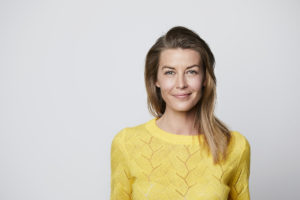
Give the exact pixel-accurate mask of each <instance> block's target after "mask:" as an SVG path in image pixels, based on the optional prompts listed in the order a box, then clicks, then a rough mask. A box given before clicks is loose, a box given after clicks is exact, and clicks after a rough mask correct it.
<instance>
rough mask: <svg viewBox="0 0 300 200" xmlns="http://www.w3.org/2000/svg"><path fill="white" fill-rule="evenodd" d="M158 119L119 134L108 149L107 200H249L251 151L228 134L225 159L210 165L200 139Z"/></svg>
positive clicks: (238, 136) (240, 139)
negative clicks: (168, 127) (173, 129)
mask: <svg viewBox="0 0 300 200" xmlns="http://www.w3.org/2000/svg"><path fill="white" fill-rule="evenodd" d="M155 121H156V118H153V119H152V120H150V121H148V122H146V123H144V124H140V125H138V126H135V127H127V128H124V129H122V130H121V131H120V132H119V133H117V134H116V135H115V137H114V138H113V140H112V144H111V193H110V200H129V199H131V200H144V199H149V200H202V199H203V200H225V199H232V200H248V199H250V194H249V186H248V185H249V184H248V182H249V174H250V145H249V142H248V141H247V139H246V138H245V136H243V135H242V134H240V133H239V132H237V131H231V134H232V140H231V142H230V143H229V146H228V152H229V156H228V158H227V160H226V161H225V162H223V163H221V164H218V165H214V164H213V160H212V156H211V155H210V154H209V153H208V150H207V148H204V146H203V144H204V143H203V142H204V138H203V137H204V135H200V141H199V140H198V136H196V135H190V136H188V135H177V134H173V133H169V132H166V131H164V130H162V129H160V128H159V127H158V126H157V125H156V122H155Z"/></svg>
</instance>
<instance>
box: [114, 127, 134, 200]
mask: <svg viewBox="0 0 300 200" xmlns="http://www.w3.org/2000/svg"><path fill="white" fill-rule="evenodd" d="M124 131H125V129H123V130H121V131H120V132H119V133H118V134H117V135H115V137H114V138H113V140H112V143H111V192H110V200H130V199H131V190H132V189H131V181H130V180H131V176H130V171H129V165H128V155H127V152H126V149H125V148H124V142H123V136H124V135H123V133H124Z"/></svg>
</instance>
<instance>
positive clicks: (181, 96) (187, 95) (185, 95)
mask: <svg viewBox="0 0 300 200" xmlns="http://www.w3.org/2000/svg"><path fill="white" fill-rule="evenodd" d="M190 94H191V93H185V94H175V95H174V97H176V98H178V99H185V98H187V97H189V96H190Z"/></svg>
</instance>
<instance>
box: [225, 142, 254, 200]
mask: <svg viewBox="0 0 300 200" xmlns="http://www.w3.org/2000/svg"><path fill="white" fill-rule="evenodd" d="M233 176H234V177H233V179H232V182H231V185H230V186H231V190H230V198H229V199H231V200H250V192H249V176H250V145H249V142H248V141H247V139H246V138H244V144H243V146H242V148H241V156H240V159H239V164H238V166H237V168H236V170H235V172H234V175H233Z"/></svg>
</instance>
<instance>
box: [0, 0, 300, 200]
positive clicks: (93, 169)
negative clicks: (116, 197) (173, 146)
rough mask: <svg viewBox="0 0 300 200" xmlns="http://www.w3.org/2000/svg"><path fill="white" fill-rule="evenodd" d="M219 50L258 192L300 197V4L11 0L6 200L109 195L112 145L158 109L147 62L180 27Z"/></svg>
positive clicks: (4, 105)
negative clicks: (150, 106)
mask: <svg viewBox="0 0 300 200" xmlns="http://www.w3.org/2000/svg"><path fill="white" fill-rule="evenodd" d="M177 25H181V26H186V27H187V28H190V29H192V30H194V31H195V32H197V33H198V34H199V35H200V37H202V38H203V39H204V40H205V41H206V42H207V43H208V45H209V46H210V48H211V50H212V51H213V53H214V55H215V58H216V65H215V73H216V77H217V107H216V116H217V117H219V118H220V119H221V120H222V121H224V122H225V123H226V124H227V125H228V126H229V127H230V129H231V130H237V131H239V132H240V133H242V134H243V135H244V136H245V137H246V138H247V139H248V140H249V142H250V145H251V174H250V192H251V199H255V200H260V199H261V200H266V199H272V200H275V199H278V200H281V199H300V193H299V186H300V185H299V178H300V176H299V175H300V173H299V169H300V161H299V158H300V155H299V154H300V148H299V145H300V142H299V139H300V136H299V134H300V128H299V114H300V107H299V102H300V95H299V84H300V79H299V77H300V55H299V52H300V37H299V36H300V2H299V1H296V0H295V1H293V0H285V1H271V0H270V1H267V0H253V1H233V0H229V1H200V0H197V1H196V0H195V1H189V0H187V1H174V0H165V1H154V0H151V1H139V0H136V1H130V0H127V1H101V0H97V1H96V0H95V1H92V0H85V1H83V0H82V1H76V0H72V1H71V0H49V1H41V0H40V1H38V0H36V1H34V0H27V1H21V0H20V1H16V0H1V1H0V199H1V200H54V199H55V200H69V199H70V200H71V199H72V200H81V199H90V200H99V199H101V200H104V199H109V193H110V147H111V141H112V139H113V137H114V135H115V134H116V133H117V132H118V131H119V130H121V129H122V128H124V127H128V126H135V125H138V124H140V123H144V122H146V121H148V120H150V119H152V116H151V115H150V114H149V112H148V110H147V106H146V92H145V85H144V62H145V56H146V53H147V51H148V50H149V48H150V47H151V46H152V45H153V44H154V42H155V40H156V39H157V38H158V37H159V36H161V35H162V34H164V33H166V32H167V30H169V29H170V28H171V27H173V26H177Z"/></svg>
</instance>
